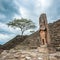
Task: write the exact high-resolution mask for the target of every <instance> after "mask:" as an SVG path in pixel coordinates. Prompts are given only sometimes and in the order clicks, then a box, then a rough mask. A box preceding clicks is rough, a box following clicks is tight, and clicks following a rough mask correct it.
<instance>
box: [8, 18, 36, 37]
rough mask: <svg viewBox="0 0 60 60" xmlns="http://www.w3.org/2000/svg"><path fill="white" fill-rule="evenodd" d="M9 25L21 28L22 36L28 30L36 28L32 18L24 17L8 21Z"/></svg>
mask: <svg viewBox="0 0 60 60" xmlns="http://www.w3.org/2000/svg"><path fill="white" fill-rule="evenodd" d="M7 25H8V26H11V27H18V28H20V30H21V35H22V36H23V34H24V32H25V31H26V30H29V29H34V28H36V26H35V24H34V22H32V21H31V20H27V19H24V18H21V19H14V20H13V21H11V22H9V23H7Z"/></svg>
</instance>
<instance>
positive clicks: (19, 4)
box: [0, 0, 60, 44]
mask: <svg viewBox="0 0 60 60" xmlns="http://www.w3.org/2000/svg"><path fill="white" fill-rule="evenodd" d="M41 13H46V14H47V19H48V22H49V23H51V22H54V21H56V20H58V19H59V18H60V0H0V44H4V43H6V42H7V41H9V40H10V39H12V38H13V37H15V36H16V35H18V34H20V33H21V32H20V29H19V28H17V29H13V28H12V27H8V26H7V25H6V23H7V22H9V21H12V20H13V19H14V18H21V17H23V18H27V19H31V20H32V21H33V22H35V24H36V25H37V29H38V25H39V24H38V21H39V16H40V14H41ZM17 32H18V33H17ZM27 33H29V31H28V32H25V34H27Z"/></svg>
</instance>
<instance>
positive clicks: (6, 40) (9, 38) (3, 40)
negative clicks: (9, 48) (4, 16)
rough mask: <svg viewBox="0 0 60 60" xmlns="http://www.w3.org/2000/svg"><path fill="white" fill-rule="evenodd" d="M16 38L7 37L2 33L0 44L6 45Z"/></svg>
mask: <svg viewBox="0 0 60 60" xmlns="http://www.w3.org/2000/svg"><path fill="white" fill-rule="evenodd" d="M13 37H14V35H7V34H1V33H0V43H1V44H4V43H6V42H8V41H9V40H11V39H12V38H13Z"/></svg>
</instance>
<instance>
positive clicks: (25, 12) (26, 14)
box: [20, 6, 29, 18]
mask: <svg viewBox="0 0 60 60" xmlns="http://www.w3.org/2000/svg"><path fill="white" fill-rule="evenodd" d="M20 13H21V17H24V18H27V17H29V11H28V10H27V9H26V8H24V7H22V6H21V7H20Z"/></svg>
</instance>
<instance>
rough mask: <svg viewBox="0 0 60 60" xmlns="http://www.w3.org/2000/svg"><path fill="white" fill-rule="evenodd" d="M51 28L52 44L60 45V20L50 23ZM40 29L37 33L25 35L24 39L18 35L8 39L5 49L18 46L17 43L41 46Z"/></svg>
mask: <svg viewBox="0 0 60 60" xmlns="http://www.w3.org/2000/svg"><path fill="white" fill-rule="evenodd" d="M49 30H50V36H51V44H52V46H54V47H55V48H56V47H59V46H60V20H58V21H55V22H54V23H49ZM39 41H40V37H39V31H36V32H35V33H33V34H31V35H29V36H24V37H23V39H21V36H19V35H18V36H16V37H15V38H13V39H12V40H10V41H8V42H7V43H6V44H4V45H3V49H11V48H14V47H17V45H21V44H23V45H27V46H33V47H36V46H39V44H40V43H39Z"/></svg>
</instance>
